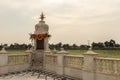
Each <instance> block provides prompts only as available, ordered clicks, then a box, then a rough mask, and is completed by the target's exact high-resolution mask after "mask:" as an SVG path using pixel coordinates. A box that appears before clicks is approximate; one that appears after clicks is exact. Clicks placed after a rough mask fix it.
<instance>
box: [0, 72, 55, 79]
mask: <svg viewBox="0 0 120 80" xmlns="http://www.w3.org/2000/svg"><path fill="white" fill-rule="evenodd" d="M31 74H32V73H28V74H26V73H21V74H14V75H13V74H9V75H7V76H4V75H3V76H0V80H45V76H44V75H41V76H40V78H39V79H38V78H37V76H38V74H37V73H36V74H34V75H33V76H31ZM47 80H53V78H50V77H47Z"/></svg>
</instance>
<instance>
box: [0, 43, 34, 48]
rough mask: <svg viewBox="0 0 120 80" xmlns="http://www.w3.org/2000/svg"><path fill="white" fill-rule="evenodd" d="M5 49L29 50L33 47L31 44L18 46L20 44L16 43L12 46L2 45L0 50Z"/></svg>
mask: <svg viewBox="0 0 120 80" xmlns="http://www.w3.org/2000/svg"><path fill="white" fill-rule="evenodd" d="M3 47H5V48H6V49H27V48H31V47H32V45H31V44H18V43H14V44H10V45H9V46H8V44H1V45H0V49H2V48H3Z"/></svg>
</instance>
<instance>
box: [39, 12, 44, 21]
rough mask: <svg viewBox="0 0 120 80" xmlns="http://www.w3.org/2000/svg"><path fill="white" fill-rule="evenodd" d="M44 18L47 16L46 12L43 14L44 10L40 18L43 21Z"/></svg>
mask: <svg viewBox="0 0 120 80" xmlns="http://www.w3.org/2000/svg"><path fill="white" fill-rule="evenodd" d="M44 18H45V16H44V14H43V12H42V13H41V15H40V19H41V21H43V20H44Z"/></svg>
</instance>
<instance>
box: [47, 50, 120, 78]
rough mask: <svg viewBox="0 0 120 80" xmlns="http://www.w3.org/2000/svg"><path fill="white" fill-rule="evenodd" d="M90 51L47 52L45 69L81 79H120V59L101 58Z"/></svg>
mask: <svg viewBox="0 0 120 80" xmlns="http://www.w3.org/2000/svg"><path fill="white" fill-rule="evenodd" d="M97 55H98V54H97V53H94V52H93V51H88V52H87V53H85V54H83V56H79V55H64V54H47V55H45V69H46V70H48V71H51V72H55V73H57V74H60V75H67V76H71V77H76V78H79V79H80V80H81V79H82V80H120V59H119V58H118V59H117V58H101V57H97Z"/></svg>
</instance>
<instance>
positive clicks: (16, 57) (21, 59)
mask: <svg viewBox="0 0 120 80" xmlns="http://www.w3.org/2000/svg"><path fill="white" fill-rule="evenodd" d="M28 57H29V56H28V55H27V54H9V55H8V65H14V64H21V63H28Z"/></svg>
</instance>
